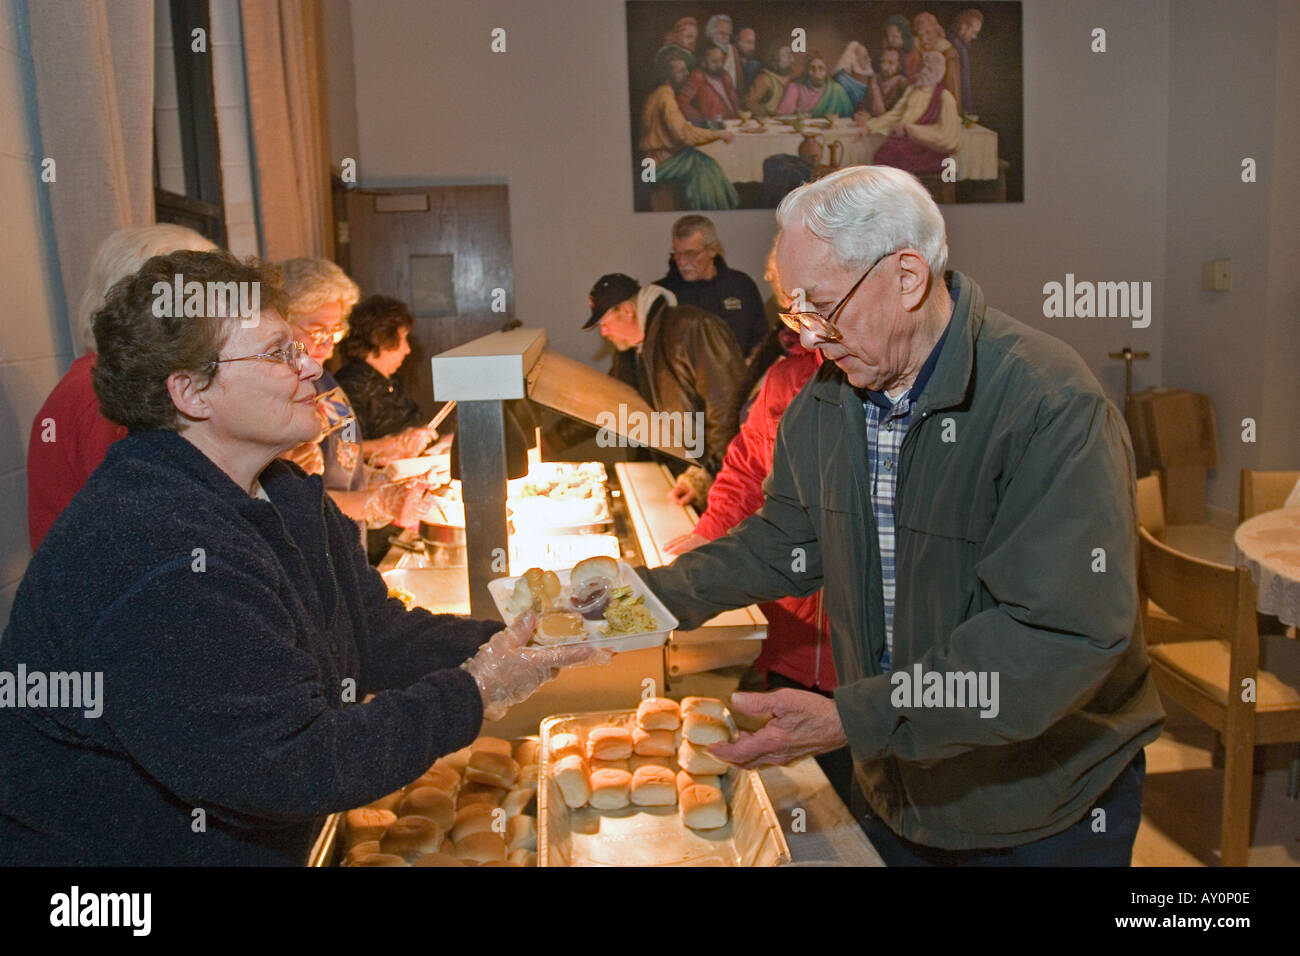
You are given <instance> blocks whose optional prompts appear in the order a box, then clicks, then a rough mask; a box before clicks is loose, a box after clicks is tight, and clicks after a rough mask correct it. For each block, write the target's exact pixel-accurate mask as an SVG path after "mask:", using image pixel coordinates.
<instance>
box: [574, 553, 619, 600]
mask: <svg viewBox="0 0 1300 956" xmlns="http://www.w3.org/2000/svg"><path fill="white" fill-rule="evenodd" d="M592 581H604V582H605V583H606V584H608V585H609V586H610V587H617V586H618V581H619V573H618V562H617V561H615V560H614V559H613V558H611V557H608V556H606V555H597V556H596V557H593V558H585V559H584V560H582V561H579V562H578V563H577V564H575V565H574V566H573V570H572V571H570V572H569V591H570V593H573V594H576V593H577V592H578V591H580V590H582V586H583V585H584V584H589V583H591V582H592Z"/></svg>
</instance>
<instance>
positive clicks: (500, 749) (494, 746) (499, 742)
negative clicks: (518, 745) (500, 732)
mask: <svg viewBox="0 0 1300 956" xmlns="http://www.w3.org/2000/svg"><path fill="white" fill-rule="evenodd" d="M514 749H515V748H514V746H513V745H512V744H511V743H510V741H508V740H505V739H504V738H501V737H478V738H475V740H474V742H473V743H472V744H470V745H469V752H470V753H471V754H477V753H483V752H485V751H486V752H487V753H494V754H500V755H501V756H503V757H509V756H511V755H512V754H513V753H514Z"/></svg>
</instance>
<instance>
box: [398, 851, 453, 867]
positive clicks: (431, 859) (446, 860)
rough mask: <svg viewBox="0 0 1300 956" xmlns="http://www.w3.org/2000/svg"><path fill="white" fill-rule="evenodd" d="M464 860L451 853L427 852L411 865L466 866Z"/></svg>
mask: <svg viewBox="0 0 1300 956" xmlns="http://www.w3.org/2000/svg"><path fill="white" fill-rule="evenodd" d="M464 865H465V863H464V861H462V860H458V859H456V857H454V856H452V855H451V854H450V853H425V854H424V855H422V856H417V857H416V858H415V859H414V860H412V861H411V866H464Z"/></svg>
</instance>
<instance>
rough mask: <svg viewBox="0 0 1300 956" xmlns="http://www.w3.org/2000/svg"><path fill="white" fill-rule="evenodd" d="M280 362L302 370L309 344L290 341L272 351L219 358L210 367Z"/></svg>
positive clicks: (297, 370)
mask: <svg viewBox="0 0 1300 956" xmlns="http://www.w3.org/2000/svg"><path fill="white" fill-rule="evenodd" d="M252 361H261V362H279V363H281V364H282V365H287V366H289V368H291V369H293V370H294V371H295V372H301V371H302V367H303V365H304V364H305V363H306V361H307V346H305V345H303V344H302V343H301V342H290V343H289V344H288V345H286V346H285V347H284V348H282V349H275V350H274V351H271V352H259V353H258V354H257V355H241V356H239V358H228V359H217V360H216V361H214V362H209V363H208V366H209V368H211V369H213V370H214V371H215V370H216V366H218V365H222V364H224V363H226V362H252Z"/></svg>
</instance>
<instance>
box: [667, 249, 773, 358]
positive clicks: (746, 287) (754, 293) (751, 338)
mask: <svg viewBox="0 0 1300 956" xmlns="http://www.w3.org/2000/svg"><path fill="white" fill-rule="evenodd" d="M714 267H715V268H716V269H717V273H718V274H717V275H715V276H714V277H713V278H712V279H700V280H697V281H694V282H687V281H686V280H685V279H683V278H682V273H681V270H680V269H678V268H677V262H676V260H674V259H673V258H672V257H671V256H669V258H668V274H667V275H666V276H664V277H663V278H662V279H657V280H655V285H661V286H663V287H664V288H665V289H667V290H668V291H670V292H671V293H672V294H673V295H675V296H677V304H678V305H693V306H695V307H696V308H699V309H703V310H704V311H705V312H712V313H713V314H714V315H716V316H717V317H718V318H720V319H722V321H723V322H725V323H726V325H727V328H729V329H731V331H732V333H733V334H734V335H735V336H736V343H737V345H739V347H740V354H741V356H742V357H743V358H745V359H746V360H748V359H749V358H750V356H752V355H753V354H754V352H755V351H756V350H757V349H758V347H759V346H760V345H762V343H763V338H764V337H765V336H766V335H767V332H768V328H767V313H766V312H765V311H764V309H763V297H762V296H761V295H759V294H758V286H756V285H754V280H753V279H751V278H750V277H749V276H747V275H745V273H743V272H741V271H740V270H739V269H732V268H730V267H729V266H728V265H727V263H726V260H725V259H723V258H722V256H718V257H717V258H716V259H715V260H714Z"/></svg>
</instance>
